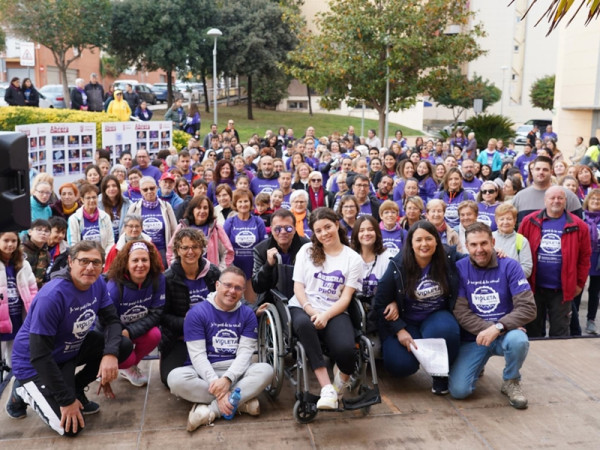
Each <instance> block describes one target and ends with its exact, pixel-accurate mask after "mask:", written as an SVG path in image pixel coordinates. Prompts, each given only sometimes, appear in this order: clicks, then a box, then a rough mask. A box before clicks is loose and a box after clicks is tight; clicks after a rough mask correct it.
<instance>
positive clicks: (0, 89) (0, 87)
mask: <svg viewBox="0 0 600 450" xmlns="http://www.w3.org/2000/svg"><path fill="white" fill-rule="evenodd" d="M6 89H8V83H0V106H8V103H6V102H5V101H4V94H6Z"/></svg>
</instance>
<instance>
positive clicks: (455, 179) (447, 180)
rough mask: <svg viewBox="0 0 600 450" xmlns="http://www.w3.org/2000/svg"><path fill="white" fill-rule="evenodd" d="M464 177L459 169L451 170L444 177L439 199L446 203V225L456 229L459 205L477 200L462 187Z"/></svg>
mask: <svg viewBox="0 0 600 450" xmlns="http://www.w3.org/2000/svg"><path fill="white" fill-rule="evenodd" d="M462 182H463V176H462V174H461V173H460V170H458V169H457V168H454V167H453V168H451V169H450V170H448V173H447V174H446V176H445V177H444V181H443V182H442V188H441V190H440V193H439V194H438V196H437V198H439V199H440V200H443V201H444V203H446V214H445V218H446V223H447V224H448V225H449V226H450V227H451V228H454V227H456V226H458V223H459V220H458V204H459V203H460V202H462V201H463V200H475V199H474V198H473V194H471V193H470V192H469V191H466V190H465V189H464V188H463V185H462Z"/></svg>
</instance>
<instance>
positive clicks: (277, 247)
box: [252, 208, 310, 306]
mask: <svg viewBox="0 0 600 450" xmlns="http://www.w3.org/2000/svg"><path fill="white" fill-rule="evenodd" d="M308 242H310V239H308V238H306V237H301V236H300V235H299V234H298V233H296V218H295V217H294V214H293V213H292V212H291V211H290V210H288V209H285V208H281V209H278V210H277V211H275V212H274V213H273V215H272V216H271V235H270V236H269V237H268V238H267V239H265V240H264V241H262V242H260V243H259V244H258V245H257V246H256V247H254V252H253V259H254V265H253V268H252V288H253V289H254V292H256V293H257V294H258V297H257V301H256V306H260V305H261V304H263V303H265V302H270V301H272V299H271V295H270V292H271V289H272V288H274V287H275V286H276V285H277V281H278V276H277V257H278V256H279V257H281V262H282V264H285V265H290V266H293V265H294V264H295V263H296V255H297V254H298V251H299V250H300V248H301V247H302V246H303V245H304V244H307V243H308Z"/></svg>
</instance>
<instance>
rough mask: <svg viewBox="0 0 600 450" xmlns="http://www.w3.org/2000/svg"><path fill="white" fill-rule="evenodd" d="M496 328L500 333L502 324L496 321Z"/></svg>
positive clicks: (502, 328)
mask: <svg viewBox="0 0 600 450" xmlns="http://www.w3.org/2000/svg"><path fill="white" fill-rule="evenodd" d="M496 330H498V331H499V332H500V333H502V332H504V325H502V324H501V323H500V322H496Z"/></svg>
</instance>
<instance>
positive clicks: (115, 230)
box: [112, 207, 121, 242]
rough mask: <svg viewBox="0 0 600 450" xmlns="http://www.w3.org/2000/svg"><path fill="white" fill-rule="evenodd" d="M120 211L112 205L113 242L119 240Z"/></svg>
mask: <svg viewBox="0 0 600 450" xmlns="http://www.w3.org/2000/svg"><path fill="white" fill-rule="evenodd" d="M120 213H121V211H119V209H118V208H117V207H114V208H113V209H112V215H113V220H112V229H113V235H114V237H115V242H117V241H118V240H119V226H120V225H121V220H120Z"/></svg>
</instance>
